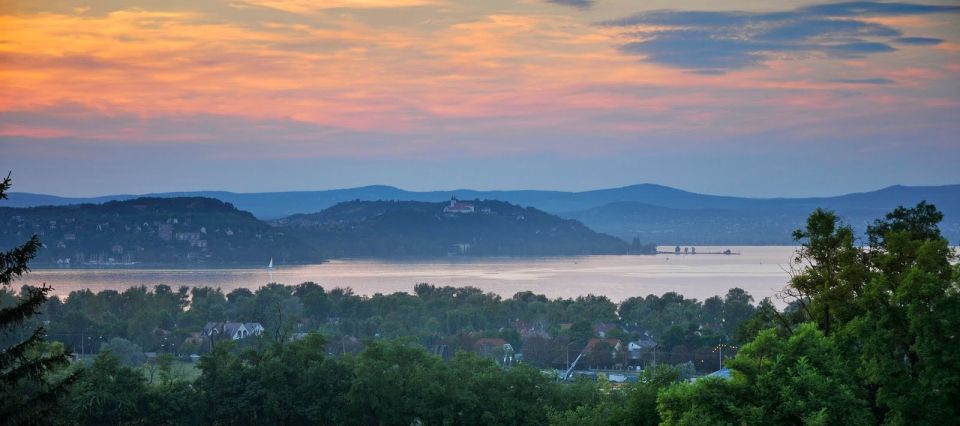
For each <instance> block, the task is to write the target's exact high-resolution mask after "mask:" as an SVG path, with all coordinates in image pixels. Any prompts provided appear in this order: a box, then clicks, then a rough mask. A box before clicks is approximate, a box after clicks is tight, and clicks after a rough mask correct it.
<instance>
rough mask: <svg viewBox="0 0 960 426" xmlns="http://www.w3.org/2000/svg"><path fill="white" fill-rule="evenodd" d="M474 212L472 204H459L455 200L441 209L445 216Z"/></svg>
mask: <svg viewBox="0 0 960 426" xmlns="http://www.w3.org/2000/svg"><path fill="white" fill-rule="evenodd" d="M474 211H475V210H474V208H473V204H470V203H464V202H460V201H458V200H457V199H456V198H454V199H452V200H450V205H448V206H446V207H444V208H443V212H444V213H447V214H469V213H473V212H474Z"/></svg>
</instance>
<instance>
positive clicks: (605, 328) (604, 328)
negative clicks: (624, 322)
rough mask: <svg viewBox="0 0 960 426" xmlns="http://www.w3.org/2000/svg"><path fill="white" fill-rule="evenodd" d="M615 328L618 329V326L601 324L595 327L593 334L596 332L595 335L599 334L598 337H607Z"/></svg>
mask: <svg viewBox="0 0 960 426" xmlns="http://www.w3.org/2000/svg"><path fill="white" fill-rule="evenodd" d="M615 328H617V326H616V325H613V324H607V323H600V324H597V325H595V326H593V332H594V333H597V336H600V337H607V333H609V332H610V331H611V330H613V329H615Z"/></svg>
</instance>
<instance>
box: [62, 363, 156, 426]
mask: <svg viewBox="0 0 960 426" xmlns="http://www.w3.org/2000/svg"><path fill="white" fill-rule="evenodd" d="M144 381H145V379H144V377H143V374H141V373H140V372H139V371H137V370H134V369H132V368H130V367H126V366H124V365H122V364H121V363H120V361H119V360H118V359H117V358H116V357H115V356H113V355H111V354H110V353H109V352H101V353H100V354H99V355H97V357H96V359H94V361H93V364H92V365H91V366H90V367H89V368H87V369H85V370H83V373H82V374H81V375H80V378H79V380H77V383H76V384H75V385H74V386H73V387H72V388H71V390H70V398H69V406H70V407H69V408H70V414H71V415H70V417H71V419H70V420H71V423H76V424H86V425H117V424H129V423H134V421H135V420H137V419H143V418H144V415H145V413H144V412H142V411H141V401H142V399H143V398H144V395H145V393H146V387H145V385H144Z"/></svg>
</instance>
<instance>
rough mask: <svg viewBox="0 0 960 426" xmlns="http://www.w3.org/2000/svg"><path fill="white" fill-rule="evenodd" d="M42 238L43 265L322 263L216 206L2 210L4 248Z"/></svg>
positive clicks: (142, 202)
mask: <svg viewBox="0 0 960 426" xmlns="http://www.w3.org/2000/svg"><path fill="white" fill-rule="evenodd" d="M31 235H38V236H39V237H40V238H41V239H42V240H43V242H44V248H43V249H42V250H40V251H39V253H38V254H37V259H36V261H37V262H38V263H39V264H58V263H59V264H67V265H71V266H82V265H85V264H92V265H102V264H108V265H109V264H124V263H133V262H137V263H148V264H149V263H157V264H177V265H183V264H190V263H194V264H195V263H215V264H222V263H247V264H249V263H255V264H258V265H259V264H266V263H267V262H268V261H269V259H270V257H274V258H276V259H277V260H278V261H284V262H317V261H320V260H321V257H319V256H317V254H316V253H315V252H314V251H313V250H312V249H310V248H309V247H308V246H306V245H305V244H304V243H302V242H301V241H300V240H298V239H296V238H294V237H292V236H290V235H285V234H284V233H283V232H282V231H279V230H276V229H274V228H272V227H271V226H269V225H267V224H265V223H263V222H261V221H259V220H257V219H256V218H255V217H253V215H252V214H250V213H248V212H244V211H241V210H237V209H236V208H234V207H233V206H232V205H230V204H227V203H224V202H221V201H217V200H214V199H210V198H138V199H135V200H129V201H112V202H108V203H104V204H81V205H72V206H58V207H52V206H51V207H31V208H0V241H14V240H18V239H26V238H29V237H30V236H31Z"/></svg>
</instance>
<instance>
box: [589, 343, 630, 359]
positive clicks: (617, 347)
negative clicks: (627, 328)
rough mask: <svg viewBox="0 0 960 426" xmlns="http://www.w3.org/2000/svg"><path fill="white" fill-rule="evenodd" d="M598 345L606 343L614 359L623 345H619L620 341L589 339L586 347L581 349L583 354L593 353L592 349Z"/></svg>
mask: <svg viewBox="0 0 960 426" xmlns="http://www.w3.org/2000/svg"><path fill="white" fill-rule="evenodd" d="M600 343H606V344H607V346H609V347H610V348H611V349H612V350H613V356H614V357H616V356H617V355H616V354H617V352H620V350H622V349H623V344H622V343H620V339H590V340H589V341H587V346H584V347H583V352H584V353H590V352H593V349H594V348H595V347H596V346H597V345H599V344H600Z"/></svg>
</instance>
